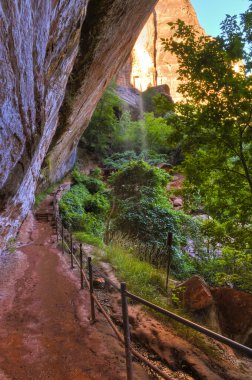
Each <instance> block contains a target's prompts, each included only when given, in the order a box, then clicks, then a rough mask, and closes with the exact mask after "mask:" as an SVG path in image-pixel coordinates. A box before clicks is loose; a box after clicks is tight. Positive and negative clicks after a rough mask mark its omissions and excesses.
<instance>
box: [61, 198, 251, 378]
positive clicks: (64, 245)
mask: <svg viewBox="0 0 252 380" xmlns="http://www.w3.org/2000/svg"><path fill="white" fill-rule="evenodd" d="M54 211H55V221H56V233H57V241H58V243H59V242H60V243H61V250H62V254H64V252H65V251H66V252H68V253H69V254H70V256H71V269H73V268H74V262H75V263H76V265H77V266H78V267H79V269H80V286H81V289H84V283H85V284H86V286H87V288H88V290H89V294H90V314H91V321H92V322H94V321H95V320H96V313H95V304H96V305H97V307H98V309H99V310H100V312H101V313H102V314H103V315H104V317H105V318H106V320H107V322H108V323H109V324H110V326H111V327H112V329H113V330H114V332H115V334H116V336H117V338H118V339H119V341H120V342H121V343H122V344H123V345H124V349H125V357H126V371H127V380H132V379H133V368H132V355H133V356H134V357H136V358H137V359H138V360H139V361H141V362H143V363H144V364H145V365H147V366H148V367H149V368H151V369H152V370H153V371H154V372H155V373H157V374H158V375H159V376H161V377H162V378H163V379H166V380H171V377H170V376H168V375H167V374H166V373H165V372H163V371H162V370H161V369H160V368H158V367H157V366H156V365H154V364H153V363H152V362H150V361H149V360H147V359H146V358H145V357H144V356H143V355H142V354H140V353H139V352H138V351H137V350H136V349H134V348H133V347H132V343H131V334H130V324H129V316H128V298H130V299H131V300H133V301H135V302H138V303H140V304H142V305H144V306H147V307H149V308H151V309H152V310H155V311H156V312H158V313H160V314H163V315H165V316H167V317H169V318H172V319H173V320H175V321H177V322H179V323H181V324H183V325H185V326H188V327H190V328H192V329H193V330H195V331H198V332H200V333H202V334H204V335H206V336H208V337H210V338H213V339H215V340H217V341H219V342H221V343H224V344H226V345H228V346H230V347H232V348H234V349H236V350H239V351H240V352H242V353H243V354H245V355H247V356H249V357H252V349H251V348H249V347H247V346H244V345H242V344H240V343H238V342H236V341H234V340H232V339H229V338H227V337H225V336H223V335H220V334H218V333H216V332H214V331H212V330H209V329H207V328H205V327H203V326H201V325H198V324H196V323H194V322H192V321H190V320H188V319H185V318H183V317H181V316H179V315H177V314H174V313H172V312H170V311H168V310H165V309H163V308H161V307H159V306H157V305H155V304H153V303H151V302H149V301H147V300H145V299H143V298H141V297H139V296H137V295H135V294H133V293H131V292H128V291H127V286H126V283H125V282H122V283H121V285H120V287H119V286H118V285H117V284H115V283H114V282H113V281H111V280H110V279H109V278H108V277H107V276H106V275H105V274H103V273H102V272H101V271H99V270H98V269H97V268H95V272H96V274H98V275H99V276H101V277H102V278H103V279H104V280H105V282H107V283H108V284H109V285H110V286H112V287H113V288H114V289H115V290H116V291H118V292H120V293H121V307H122V319H123V334H122V333H121V332H120V331H119V329H118V327H117V326H116V325H115V323H114V322H113V321H112V319H111V317H110V315H109V314H108V313H107V312H106V310H105V309H104V307H103V306H102V304H101V302H100V301H99V299H98V298H97V296H96V295H95V293H94V289H93V271H94V268H93V265H92V258H91V257H87V260H86V264H87V269H88V276H87V275H86V273H85V271H84V267H83V263H84V256H83V247H82V244H79V259H78V258H77V257H76V254H75V252H74V245H73V236H72V233H71V232H70V233H69V232H68V231H67V230H66V229H65V228H64V226H63V223H62V221H61V220H60V217H59V212H58V207H56V205H55V202H54ZM65 232H67V233H68V240H67V237H66V236H65Z"/></svg>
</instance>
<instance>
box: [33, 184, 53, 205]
mask: <svg viewBox="0 0 252 380" xmlns="http://www.w3.org/2000/svg"><path fill="white" fill-rule="evenodd" d="M55 187H56V184H53V185H50V186H49V187H48V188H47V189H46V190H45V191H42V192H41V193H38V194H36V195H35V202H34V207H35V208H37V207H39V205H40V204H41V203H42V202H43V200H44V199H45V198H46V197H47V195H48V194H50V193H52V192H53V191H54V189H55Z"/></svg>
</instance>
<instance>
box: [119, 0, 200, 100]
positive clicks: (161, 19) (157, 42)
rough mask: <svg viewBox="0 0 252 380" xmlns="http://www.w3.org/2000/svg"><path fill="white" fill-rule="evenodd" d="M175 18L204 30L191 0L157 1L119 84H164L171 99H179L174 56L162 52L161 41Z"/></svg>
mask: <svg viewBox="0 0 252 380" xmlns="http://www.w3.org/2000/svg"><path fill="white" fill-rule="evenodd" d="M177 19H181V20H183V21H184V22H185V23H187V24H191V25H193V26H194V27H195V28H196V30H198V31H199V32H200V33H204V30H203V29H202V28H201V26H200V24H199V21H198V19H197V16H196V13H195V11H194V8H193V6H192V4H191V2H190V0H159V1H158V3H157V5H156V7H155V9H154V11H153V12H152V14H151V16H150V17H149V19H148V22H147V23H146V24H145V26H144V28H143V30H142V32H141V33H140V35H139V37H138V39H137V41H136V43H135V45H134V48H133V51H132V54H131V56H130V58H129V59H128V61H127V63H126V64H125V66H124V67H123V68H122V69H121V70H120V73H119V75H118V78H117V82H118V84H119V85H120V86H123V87H130V86H133V87H135V88H136V89H137V90H139V91H145V90H146V89H147V88H148V87H153V86H158V85H162V84H167V85H168V86H169V88H170V93H171V96H172V98H173V100H174V101H178V100H180V99H181V96H180V94H178V93H177V87H178V84H179V81H178V75H177V73H176V71H177V69H178V63H177V59H176V57H175V56H174V55H172V54H171V53H170V52H165V51H164V49H163V47H162V41H161V38H169V37H171V36H172V31H171V29H170V26H169V25H168V22H175V21H177Z"/></svg>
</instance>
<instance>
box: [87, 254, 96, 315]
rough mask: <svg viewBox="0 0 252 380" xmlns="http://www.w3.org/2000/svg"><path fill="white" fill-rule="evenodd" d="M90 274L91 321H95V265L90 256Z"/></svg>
mask: <svg viewBox="0 0 252 380" xmlns="http://www.w3.org/2000/svg"><path fill="white" fill-rule="evenodd" d="M88 274H89V293H90V309H91V321H92V322H95V304H94V299H93V292H94V288H93V267H92V258H91V257H88Z"/></svg>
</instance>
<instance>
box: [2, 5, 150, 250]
mask: <svg viewBox="0 0 252 380" xmlns="http://www.w3.org/2000/svg"><path fill="white" fill-rule="evenodd" d="M155 3H156V0H138V1H137V4H136V2H135V1H134V0H100V1H99V5H97V4H98V3H97V1H96V0H89V1H88V0H71V1H66V0H58V1H55V0H50V1H49V0H45V1H32V0H19V1H18V0H12V1H6V0H0V78H1V89H0V236H1V240H0V250H1V248H2V247H3V246H4V245H5V243H6V241H7V240H8V238H9V237H10V236H11V235H12V234H14V233H15V232H16V231H17V229H18V227H19V225H20V223H21V221H22V220H23V218H24V216H25V215H26V214H27V212H28V210H29V208H30V207H31V205H32V203H33V200H34V192H35V189H36V186H37V182H38V178H39V176H41V177H43V176H45V175H48V176H49V178H50V179H55V178H59V177H60V176H61V175H62V174H63V173H64V172H65V171H66V170H67V168H68V167H70V166H72V165H73V162H74V158H75V157H74V154H75V147H76V145H77V142H78V139H79V137H80V136H81V134H82V133H83V130H84V128H85V127H86V126H87V124H88V121H89V119H90V117H91V115H92V112H93V110H94V108H95V106H96V103H97V101H98V100H99V98H100V96H101V94H102V92H103V90H104V88H105V86H106V84H107V83H108V82H109V80H110V79H111V77H112V76H113V75H114V74H115V73H116V71H117V70H118V69H119V68H120V66H121V65H122V64H123V63H124V62H125V60H126V59H127V57H128V55H129V52H130V51H131V49H132V46H133V44H134V42H135V39H136V37H137V35H138V33H139V31H140V30H141V28H142V26H143V24H144V22H145V21H146V19H147V18H148V16H149V15H150V13H151V11H152V10H153V6H154V5H155ZM73 66H74V69H73ZM71 73H72V74H71ZM70 74H71V76H70ZM67 83H68V85H67ZM66 86H67V91H66ZM65 93H66V94H65ZM64 99H65V100H64ZM63 100H64V103H63V105H62V102H63ZM61 106H62V109H61V112H60V117H59V109H60V107H61ZM56 130H57V133H56V134H55V132H56ZM54 135H55V137H54V140H53V141H52V139H53V136H54ZM49 147H51V148H50V153H49V155H48V157H47V159H46V162H45V163H44V170H43V171H42V175H41V174H40V172H41V165H42V163H43V161H44V159H45V156H46V154H47V153H48V149H49ZM47 179H48V178H47Z"/></svg>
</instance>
